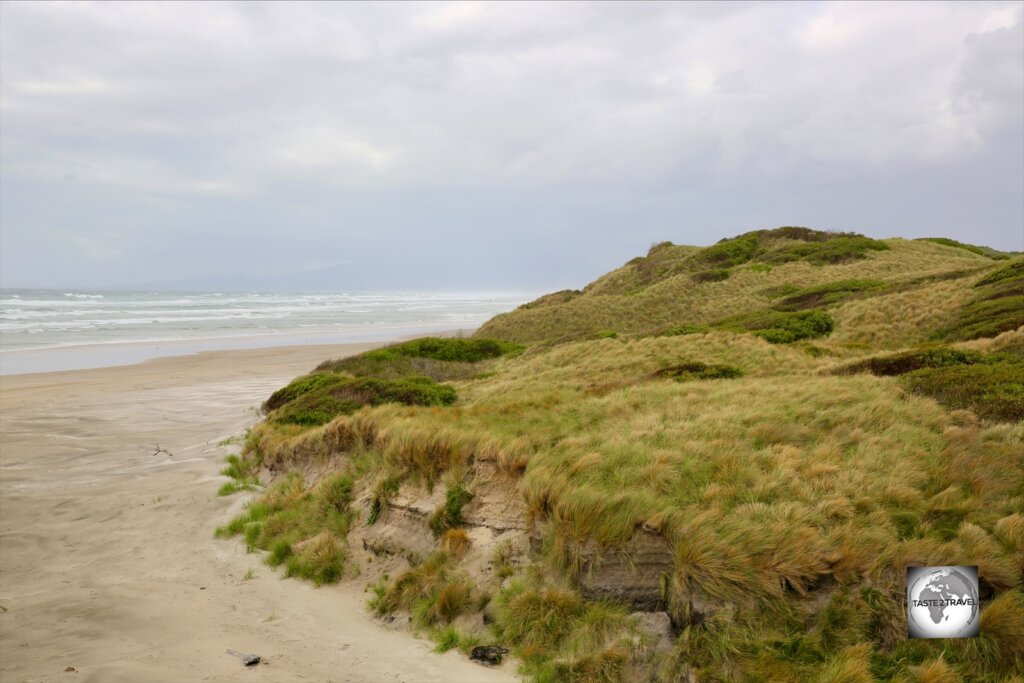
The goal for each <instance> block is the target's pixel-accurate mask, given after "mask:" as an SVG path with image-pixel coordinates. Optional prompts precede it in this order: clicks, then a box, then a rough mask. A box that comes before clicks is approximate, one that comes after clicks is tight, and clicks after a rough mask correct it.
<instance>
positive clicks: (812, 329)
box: [715, 309, 833, 344]
mask: <svg viewBox="0 0 1024 683" xmlns="http://www.w3.org/2000/svg"><path fill="white" fill-rule="evenodd" d="M715 327H718V328H719V329H723V330H730V331H734V332H752V333H754V334H756V335H757V336H759V337H761V338H763V339H764V340H766V341H768V342H771V343H772V344H789V343H790V342H794V341H797V340H799V339H815V338H817V337H824V336H827V335H828V334H829V333H830V332H832V328H833V322H832V317H831V316H830V315H829V314H828V313H826V312H825V311H821V310H816V309H812V310H809V311H796V312H789V311H755V312H753V313H746V314H743V315H738V316H733V317H732V318H726V319H725V320H720V321H719V322H717V323H716V324H715Z"/></svg>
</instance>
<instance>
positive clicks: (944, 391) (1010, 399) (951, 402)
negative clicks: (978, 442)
mask: <svg viewBox="0 0 1024 683" xmlns="http://www.w3.org/2000/svg"><path fill="white" fill-rule="evenodd" d="M904 382H905V383H906V385H907V387H908V388H909V389H910V390H911V391H914V392H916V393H919V394H924V395H926V396H930V397H932V398H934V399H935V400H936V401H938V402H939V403H941V404H942V405H944V406H946V407H948V408H953V409H958V408H967V409H970V410H973V411H974V412H975V413H977V414H978V415H979V416H981V417H984V418H987V419H990V420H998V421H1016V420H1024V363H1021V362H1019V361H1016V360H1014V361H1001V362H994V363H973V364H969V365H949V366H943V367H930V368H923V369H921V370H915V371H913V372H910V373H908V374H907V375H906V376H905V377H904Z"/></svg>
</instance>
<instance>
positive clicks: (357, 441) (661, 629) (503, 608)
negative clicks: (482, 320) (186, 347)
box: [220, 228, 1024, 681]
mask: <svg viewBox="0 0 1024 683" xmlns="http://www.w3.org/2000/svg"><path fill="white" fill-rule="evenodd" d="M971 246H972V245H959V244H958V243H957V244H949V243H941V242H935V241H930V240H915V241H908V240H901V239H892V240H881V241H880V240H872V239H868V238H865V237H863V236H860V235H855V234H831V233H823V232H819V231H813V230H809V229H806V228H779V229H775V230H764V231H756V232H753V233H748V234H745V235H741V236H738V237H736V238H733V239H732V240H725V241H723V242H722V243H719V244H717V245H713V246H711V247H705V248H697V247H681V246H676V245H672V244H671V243H663V244H659V245H656V246H655V247H653V248H652V249H651V252H650V253H649V254H648V255H647V256H645V257H640V258H637V259H634V260H633V261H630V262H629V263H628V264H627V265H626V266H624V267H623V268H621V269H619V270H616V271H613V272H612V273H609V274H608V275H605V276H604V277H602V278H600V279H598V280H597V281H595V282H594V283H591V284H590V285H588V286H587V287H585V288H584V289H582V290H579V291H563V292H557V293H554V294H550V295H548V296H545V297H542V298H541V299H538V300H537V301H535V302H532V303H530V304H526V305H525V306H522V307H521V308H519V309H517V310H515V311H513V312H510V313H508V314H504V315H501V316H498V317H496V318H494V319H492V320H491V321H490V322H488V323H487V324H486V325H485V326H484V327H483V328H482V329H481V330H479V331H478V332H477V334H476V335H475V337H474V338H473V339H472V340H450V341H448V342H445V343H442V342H440V341H438V340H421V341H419V342H415V343H408V344H406V345H402V346H400V347H394V348H392V349H391V350H388V351H386V352H385V353H383V354H378V355H375V356H374V355H370V356H367V357H365V358H358V357H357V358H356V359H353V360H351V361H348V362H339V363H324V364H321V366H320V367H319V368H317V371H316V373H321V374H322V373H332V374H331V377H333V378H334V379H330V378H328V379H327V380H325V379H315V380H311V379H309V378H300V379H299V380H296V382H295V383H293V385H290V386H293V387H294V386H299V385H301V386H311V385H319V386H327V385H328V384H329V383H330V382H339V383H351V382H352V381H354V379H355V378H367V377H370V378H378V379H387V380H389V381H404V382H410V381H411V382H414V383H415V382H421V383H422V386H425V387H427V386H429V387H431V388H433V387H434V386H435V384H437V385H439V386H447V387H449V388H450V389H451V392H452V393H453V394H454V398H453V400H451V401H450V402H444V403H435V404H429V405H428V404H425V403H422V402H420V403H417V402H415V401H411V400H401V399H396V400H389V401H385V402H372V401H367V402H366V404H365V405H360V406H346V407H345V408H344V410H340V409H339V410H338V411H337V413H336V414H333V415H326V416H325V418H326V419H324V420H323V421H322V422H320V423H319V424H318V425H316V426H305V425H296V424H292V423H287V422H286V421H283V420H282V419H281V418H282V416H284V415H286V414H288V410H289V408H288V406H289V403H287V402H286V403H284V404H281V405H277V404H276V402H275V405H274V406H273V407H270V410H269V412H268V414H267V416H266V420H265V422H263V423H262V424H261V425H260V426H258V427H257V428H255V429H254V430H253V431H252V432H251V434H250V435H249V439H248V441H247V445H246V449H245V452H244V454H243V458H242V460H243V462H244V463H246V467H247V468H248V469H247V472H248V473H249V476H253V477H256V478H257V479H258V480H259V481H260V482H261V483H262V484H263V485H265V486H266V491H265V492H264V493H263V494H262V496H261V497H259V498H257V502H255V503H254V504H253V505H251V506H250V507H249V508H247V509H246V510H244V511H242V513H241V514H240V515H239V516H238V517H237V518H236V519H235V520H233V521H232V522H231V523H230V524H229V525H226V526H225V527H223V528H222V529H221V531H220V533H221V535H223V536H233V535H237V536H239V537H241V538H244V541H245V543H246V544H248V545H249V546H250V547H251V548H253V549H256V550H265V551H266V552H267V558H268V561H269V562H270V563H271V564H275V565H279V566H281V567H283V570H284V571H285V572H287V573H291V574H294V575H308V576H311V577H312V578H314V580H319V579H317V577H321V578H323V577H324V576H329V577H331V578H333V577H338V578H339V579H340V578H342V577H344V576H347V575H349V574H352V573H355V572H356V571H358V572H359V576H360V580H361V581H363V582H366V581H369V582H370V584H371V586H372V596H373V597H372V599H371V608H372V609H373V610H374V611H375V612H376V613H377V614H378V615H380V616H381V617H382V618H385V619H389V620H408V621H409V622H410V623H411V627H412V628H413V629H414V630H417V631H418V632H420V633H421V634H423V635H424V636H426V637H429V638H432V639H434V640H435V641H436V642H437V643H438V646H439V648H440V649H460V650H462V651H464V652H465V653H466V654H469V655H472V653H473V651H474V649H475V648H477V647H478V646H492V645H493V646H497V647H500V648H505V649H507V650H509V651H510V652H511V654H512V655H514V656H515V657H517V658H518V659H517V661H518V663H519V664H518V666H520V667H521V671H522V672H523V673H525V674H528V675H531V676H534V677H536V678H538V679H539V680H555V681H592V680H593V681H615V680H638V679H641V678H643V679H653V680H661V679H664V680H679V679H680V678H682V679H684V680H685V679H687V677H689V680H698V681H705V680H708V681H717V680H730V681H731V680H816V679H819V678H821V679H823V680H854V681H868V680H875V679H884V680H888V679H893V678H896V679H902V678H909V677H913V676H918V675H925V674H924V673H921V672H925V673H927V675H928V676H933V677H934V676H939V677H940V678H941V677H946V678H949V679H950V680H954V679H956V678H957V677H964V678H970V679H972V680H999V679H1000V677H1004V676H1008V675H1010V674H1011V672H1014V671H1016V670H1018V669H1019V668H1020V667H1021V666H1022V664H1024V662H1022V660H1021V657H1022V654H1021V653H1022V652H1024V649H1022V646H1024V642H1022V640H1021V636H1020V635H1019V634H1020V633H1024V595H1022V592H1021V587H1020V583H1021V558H1022V553H1024V517H1022V516H1021V513H1020V495H1021V491H1020V472H1021V471H1024V449H1022V448H1021V443H1022V442H1024V423H1022V420H1024V329H1022V328H1021V325H1022V324H1024V320H1022V319H1021V317H1020V315H1021V311H1022V310H1024V305H1018V304H1019V302H1020V297H1021V296H1022V292H1021V286H1022V277H1024V275H1022V270H1021V263H1022V262H1024V260H1022V259H1021V258H1020V256H1019V255H1013V254H1001V253H999V252H994V251H992V250H986V249H982V248H977V247H972V248H968V247H971ZM472 344H477V345H479V344H483V345H486V346H487V347H488V348H492V349H493V350H494V352H493V353H490V354H488V355H487V356H486V357H477V356H476V355H474V354H472V353H471V349H472ZM316 373H314V375H310V376H309V377H314V376H315V374H316ZM424 375H425V376H424ZM432 390H433V389H432ZM310 391H311V392H315V391H317V390H315V389H314V390H310ZM311 395H313V394H312V393H311ZM445 395H448V394H447V393H446V394H445ZM293 400H295V401H307V402H308V401H312V400H313V399H312V398H306V399H303V398H301V397H295V398H294V399H293ZM303 405H304V404H303ZM268 407H269V406H268ZM339 492H341V493H339ZM325 534H326V535H327V536H329V537H330V539H331V540H330V541H329V542H328V541H324V538H325ZM317 539H319V540H317ZM325 548H328V549H333V550H331V551H330V552H326V551H325V550H324V549H325ZM317 549H319V550H317ZM908 565H977V566H978V567H979V576H980V582H981V594H980V597H981V600H982V614H981V620H982V633H983V634H987V635H986V636H985V637H984V640H978V641H964V642H963V643H956V644H954V645H952V646H946V647H944V646H943V645H942V644H941V643H940V644H936V643H935V642H932V641H926V640H908V639H907V636H906V614H905V611H904V606H903V596H904V591H905V586H904V582H905V571H906V567H907V566H908ZM325 571H327V572H328V574H325V573H324V572H325Z"/></svg>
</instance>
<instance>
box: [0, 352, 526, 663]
mask: <svg viewBox="0 0 1024 683" xmlns="http://www.w3.org/2000/svg"><path fill="white" fill-rule="evenodd" d="M379 345H381V343H380V342H378V343H363V344H345V345H334V344H332V345H309V346H289V347H274V348H258V349H246V350H230V351H228V350H219V351H203V352H200V353H195V354H192V355H184V356H170V357H162V358H157V359H152V360H147V361H145V362H142V363H138V364H134V365H120V366H114V367H105V368H94V369H86V370H72V371H55V372H45V373H33V374H21V375H5V376H3V377H2V378H0V510H2V515H0V549H2V550H0V636H2V637H0V679H2V680H3V681H8V680H10V681H30V682H32V683H36V682H41V681H53V680H58V679H60V680H64V678H63V677H64V676H65V674H64V672H65V670H66V669H68V668H69V667H71V668H73V669H74V670H75V671H76V672H77V675H75V680H77V681H139V682H146V681H167V680H178V681H193V680H195V681H198V680H203V681H233V680H237V679H238V678H239V677H240V676H242V675H243V673H242V670H243V668H244V667H243V665H242V663H241V662H240V661H239V660H238V659H237V658H235V657H233V656H231V655H229V654H227V653H226V650H227V649H232V650H236V651H239V652H252V653H256V654H259V655H260V656H261V657H262V658H263V660H264V663H263V664H261V665H260V666H258V667H254V668H253V670H247V671H245V673H244V675H245V676H246V677H247V678H249V679H251V680H259V681H299V680H304V681H309V680H317V681H408V682H410V683H412V682H413V681H467V682H470V681H473V682H476V681H481V682H483V681H509V680H514V676H513V674H512V673H511V669H510V668H509V667H510V666H511V663H509V664H506V666H505V667H504V668H502V669H488V668H485V667H482V666H480V665H478V664H475V663H472V662H469V661H467V660H465V659H464V658H463V657H462V656H461V655H459V654H458V653H455V652H449V653H446V654H444V655H437V654H434V653H433V652H432V649H433V645H432V643H430V642H429V641H426V640H422V639H416V638H414V637H413V636H412V635H410V634H408V633H406V632H401V631H394V630H388V629H387V628H385V627H384V626H382V625H381V624H380V623H379V622H375V621H374V620H373V619H372V618H371V617H370V616H369V615H368V614H367V613H366V611H365V604H366V599H367V596H366V594H365V593H364V591H363V585H362V584H361V583H360V581H359V579H358V578H356V579H354V580H349V581H346V582H344V583H342V584H341V585H338V586H327V587H323V588H314V587H313V586H312V585H311V584H309V583H308V582H303V581H298V580H281V575H280V574H279V573H277V572H275V571H274V570H272V569H271V568H269V567H267V566H265V565H264V564H263V563H262V561H261V556H260V555H259V554H247V553H246V551H245V547H244V544H242V543H240V542H238V541H237V540H235V539H232V540H226V541H220V540H214V538H213V530H214V529H215V528H216V526H218V525H219V524H223V523H224V522H225V521H226V520H227V519H229V518H230V517H231V516H232V515H233V514H235V513H237V511H238V510H239V509H240V507H241V505H243V504H244V500H245V497H244V495H235V496H230V497H218V496H217V495H216V490H217V488H218V484H219V483H220V482H221V481H222V480H223V478H222V477H221V476H220V475H219V474H218V472H219V470H220V469H221V467H222V460H223V458H224V457H225V456H226V455H227V454H228V453H231V452H233V451H234V452H237V450H238V446H237V445H234V444H226V443H224V441H225V440H229V439H231V438H232V437H237V436H238V435H240V434H241V433H243V432H244V430H245V428H246V427H247V426H249V425H251V424H253V423H255V422H256V421H257V420H258V419H259V413H258V406H259V404H260V402H261V401H262V400H263V399H264V398H265V397H266V396H267V395H268V394H269V393H270V392H272V391H273V390H274V389H276V388H278V387H280V386H282V385H283V384H285V383H287V382H288V381H289V380H291V379H292V378H293V377H295V376H296V375H299V374H302V373H304V372H308V371H310V370H312V369H313V368H314V367H315V366H316V365H317V364H318V363H319V362H321V361H323V360H325V359H327V358H332V357H340V356H343V355H348V354H352V353H358V352H361V351H364V350H367V349H369V348H373V347H375V346H379ZM157 447H159V448H160V449H161V450H160V451H159V452H158V451H157ZM171 454H172V455H171ZM249 570H252V572H253V573H254V574H255V577H254V578H252V579H251V580H250V579H247V578H246V577H247V573H248V572H249ZM66 675H67V676H71V675H72V674H70V673H68V674H66Z"/></svg>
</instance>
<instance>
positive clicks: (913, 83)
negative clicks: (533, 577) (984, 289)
mask: <svg viewBox="0 0 1024 683" xmlns="http://www.w3.org/2000/svg"><path fill="white" fill-rule="evenodd" d="M1021 15H1022V12H1021V7H1020V5H1019V3H981V2H977V3H959V4H954V3H936V4H926V3H906V4H898V5H891V4H881V3H874V4H843V3H838V4H831V3H825V4H817V3H815V4H810V3H791V4H778V3H769V4H760V3H709V4H701V3H698V4H695V3H681V4H671V3H650V4H638V3H628V4H626V3H623V4H619V3H593V4H579V3H565V4H563V3H529V4H517V3H480V4H477V3H443V4H420V3H418V4H391V3H380V4H356V3H254V4H244V3H216V4H215V3H180V4H177V3H152V4H149V3H105V4H91V3H74V4H56V3H12V2H7V3H3V4H0V145H2V150H0V151H2V155H0V236H2V241H3V249H2V254H0V277H2V282H3V284H4V285H5V286H11V285H18V284H47V283H52V284H65V283H81V284H88V285H118V284H125V283H131V282H139V281H142V280H144V279H149V275H150V271H151V269H152V267H153V266H152V264H154V263H159V264H160V268H161V270H163V271H166V272H172V273H178V274H180V275H181V276H182V277H183V278H190V277H195V278H201V277H208V276H212V275H215V274H217V275H222V274H224V273H232V272H238V273H265V272H268V271H273V270H277V271H281V272H289V271H296V270H302V269H305V268H315V267H321V266H323V265H324V264H329V263H335V262H338V263H340V262H345V261H348V262H353V263H358V264H367V266H368V267H367V268H366V269H365V271H366V272H365V273H363V274H362V275H360V277H362V278H363V281H362V282H363V284H365V286H386V284H387V282H388V277H389V276H390V277H391V278H392V280H391V281H392V282H395V283H400V285H401V286H403V287H421V288H430V287H437V286H454V285H452V281H453V280H454V279H457V278H462V280H463V281H464V284H465V286H467V287H472V286H479V287H505V286H508V287H522V286H531V285H535V286H537V287H547V286H562V285H578V284H580V283H582V282H585V281H587V280H588V279H591V278H592V277H594V276H595V275H597V274H599V273H600V272H602V271H603V270H605V269H607V268H610V267H614V266H616V265H619V263H621V262H622V261H624V260H626V259H627V258H629V257H630V256H632V255H634V254H636V253H638V252H641V251H642V250H643V249H645V248H646V247H647V245H648V244H650V243H651V242H653V241H659V240H662V239H671V240H673V241H676V242H687V243H698V244H706V243H709V242H711V241H714V240H716V239H719V238H721V237H723V236H726V235H729V234H734V233H737V232H740V231H743V230H747V229H751V228H755V227H764V226H772V225H775V224H783V223H786V224H810V225H814V226H816V227H822V228H832V229H844V230H858V231H862V232H866V233H868V234H872V235H877V236H889V235H896V234H899V235H907V236H918V235H937V234H941V235H948V236H952V237H956V238H960V239H964V240H967V241H974V242H983V243H987V244H991V245H993V246H997V247H1002V248H1006V249H1022V248H1024V196H1022V192H1024V191H1022V189H1021V188H1022V187H1024V138H1022V128H1024V124H1022V121H1024V75H1022V69H1024V56H1022V54H1021V50H1022V48H1021V46H1022V45H1024V25H1022V23H1021ZM373 264H379V265H378V267H373ZM389 269H390V270H391V271H396V272H389ZM355 270H356V269H353V272H355ZM455 271H457V278H456V277H453V276H452V275H451V273H452V272H455ZM442 272H444V273H446V274H445V275H444V276H443V277H442V276H441V275H439V273H442ZM356 284H358V283H356ZM342 285H343V286H353V283H352V282H345V283H342ZM395 286H399V284H396V285H395Z"/></svg>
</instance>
